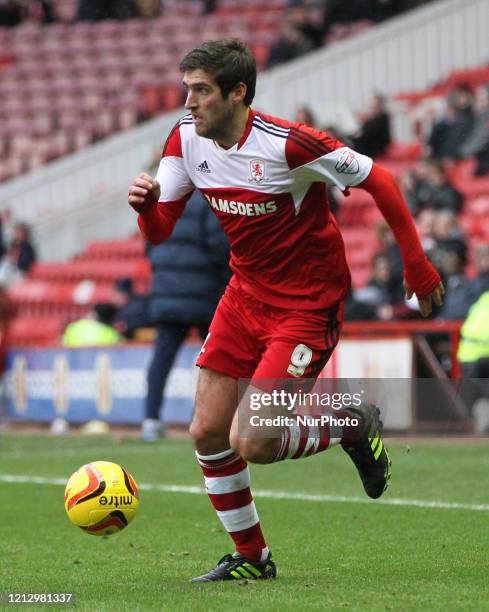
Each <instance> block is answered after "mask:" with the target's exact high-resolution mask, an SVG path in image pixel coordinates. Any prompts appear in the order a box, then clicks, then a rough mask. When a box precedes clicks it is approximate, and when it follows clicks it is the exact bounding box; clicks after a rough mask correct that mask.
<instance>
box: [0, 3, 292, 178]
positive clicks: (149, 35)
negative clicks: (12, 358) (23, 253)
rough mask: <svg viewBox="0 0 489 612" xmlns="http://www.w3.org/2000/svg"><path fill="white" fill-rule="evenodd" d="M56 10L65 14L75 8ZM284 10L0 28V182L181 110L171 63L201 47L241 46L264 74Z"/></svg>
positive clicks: (191, 6)
mask: <svg viewBox="0 0 489 612" xmlns="http://www.w3.org/2000/svg"><path fill="white" fill-rule="evenodd" d="M57 4H58V5H60V6H61V5H63V10H64V11H65V12H66V13H67V16H68V17H69V16H70V15H72V14H73V6H74V5H75V3H74V2H71V3H64V2H60V1H58V3H57ZM68 4H70V5H73V6H71V8H70V7H68V6H67V5H68ZM165 4H166V3H165ZM285 5H286V3H285V2H284V1H283V0H273V1H271V2H267V3H266V5H265V6H263V4H261V3H258V2H221V3H220V4H219V7H218V9H217V10H216V12H215V13H212V14H210V15H207V16H201V15H200V12H199V11H200V5H199V3H198V2H195V3H194V2H181V3H178V5H177V4H173V5H172V4H170V3H169V4H168V5H167V6H165V9H164V14H163V15H162V16H161V17H158V18H156V19H152V20H151V21H149V20H145V19H130V20H125V21H117V20H104V21H99V22H89V21H80V22H74V23H69V22H56V23H51V24H48V25H41V24H37V23H32V22H29V21H27V22H24V23H22V24H21V25H19V26H17V27H15V28H0V58H2V64H3V66H0V70H1V77H2V78H1V80H0V182H1V181H3V180H6V179H8V178H12V177H15V176H18V175H20V174H22V173H24V172H27V171H30V170H34V169H36V168H38V167H40V166H41V165H43V164H44V163H46V162H48V161H50V160H52V159H55V158H57V157H60V156H62V155H65V154H67V153H71V152H74V151H79V150H81V149H83V148H85V147H87V146H89V145H90V144H91V143H93V142H95V141H97V140H99V139H101V138H105V137H107V136H109V135H110V134H112V133H114V132H117V131H121V130H127V129H129V128H131V127H133V126H134V125H136V123H138V122H139V121H142V120H144V119H147V118H148V117H151V116H153V115H156V114H158V113H161V112H164V111H166V110H170V109H173V108H177V107H179V106H180V105H181V103H182V96H183V90H182V86H181V76H180V73H179V72H178V69H176V66H177V65H178V62H177V60H178V58H180V57H181V55H182V53H183V52H184V51H186V50H188V49H189V48H190V47H191V46H193V45H194V44H196V43H198V42H200V41H203V40H207V39H211V38H218V37H221V36H223V35H227V36H237V37H240V38H242V39H244V40H245V41H246V42H248V44H249V45H250V46H251V47H252V48H253V50H254V52H255V54H256V56H257V60H258V65H259V68H261V67H263V66H264V62H265V60H266V57H267V55H268V50H269V47H270V45H271V43H272V41H273V39H274V37H275V33H276V31H277V27H278V26H279V25H280V21H281V14H282V12H283V11H284V9H285Z"/></svg>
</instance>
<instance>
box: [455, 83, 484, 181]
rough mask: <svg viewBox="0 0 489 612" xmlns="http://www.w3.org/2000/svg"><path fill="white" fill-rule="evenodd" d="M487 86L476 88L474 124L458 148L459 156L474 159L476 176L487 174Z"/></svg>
mask: <svg viewBox="0 0 489 612" xmlns="http://www.w3.org/2000/svg"><path fill="white" fill-rule="evenodd" d="M488 87H489V86H488V85H481V86H480V87H478V88H477V90H476V92H475V98H474V123H473V126H472V130H471V131H470V132H469V133H468V134H467V136H466V138H465V140H464V143H463V145H462V146H461V147H460V156H461V157H463V158H466V157H475V158H476V160H477V167H476V169H475V175H476V176H482V175H483V174H486V173H487V172H489V89H488Z"/></svg>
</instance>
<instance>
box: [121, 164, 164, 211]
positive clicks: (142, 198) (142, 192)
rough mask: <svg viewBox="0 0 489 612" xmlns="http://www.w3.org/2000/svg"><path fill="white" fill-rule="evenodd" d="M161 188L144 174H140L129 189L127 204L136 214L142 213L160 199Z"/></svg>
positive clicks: (155, 181)
mask: <svg viewBox="0 0 489 612" xmlns="http://www.w3.org/2000/svg"><path fill="white" fill-rule="evenodd" d="M160 194H161V186H160V184H159V183H158V181H157V180H156V179H154V178H153V177H152V176H150V175H149V174H146V172H141V174H139V176H138V177H137V178H135V179H134V181H133V183H132V185H131V186H130V187H129V192H128V196H127V202H128V204H129V206H132V207H133V208H134V210H135V211H136V212H138V213H139V212H144V211H146V210H148V209H149V208H151V206H153V205H154V204H156V202H158V200H159V199H160Z"/></svg>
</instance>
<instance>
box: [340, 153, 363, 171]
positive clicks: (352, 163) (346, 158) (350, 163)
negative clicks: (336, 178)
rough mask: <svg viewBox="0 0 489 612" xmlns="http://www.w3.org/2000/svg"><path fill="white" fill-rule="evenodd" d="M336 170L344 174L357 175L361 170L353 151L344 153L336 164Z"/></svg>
mask: <svg viewBox="0 0 489 612" xmlns="http://www.w3.org/2000/svg"><path fill="white" fill-rule="evenodd" d="M335 168H336V170H337V172H339V173H343V174H357V172H358V171H359V170H360V164H359V163H358V159H357V158H356V156H355V153H354V152H353V151H350V150H348V151H343V152H342V153H341V155H340V158H339V160H338V161H337V162H336V165H335Z"/></svg>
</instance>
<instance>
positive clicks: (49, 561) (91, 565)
mask: <svg viewBox="0 0 489 612" xmlns="http://www.w3.org/2000/svg"><path fill="white" fill-rule="evenodd" d="M410 445H411V448H409V447H408V446H407V445H406V444H402V443H396V444H394V443H393V444H390V445H389V444H388V446H389V447H390V449H391V456H392V462H393V477H392V482H391V487H390V489H389V491H388V492H387V493H386V494H385V496H384V497H383V498H382V499H383V500H385V502H387V503H377V502H373V501H369V500H368V499H367V498H366V497H365V495H364V493H363V489H362V487H361V484H360V480H359V479H358V477H357V475H356V472H355V470H354V467H353V464H351V462H350V460H349V458H348V457H347V456H346V455H345V454H344V453H343V452H342V450H341V449H339V448H336V449H332V450H331V451H327V452H326V453H322V454H321V455H318V456H316V457H312V458H309V459H305V460H300V461H288V462H285V463H282V464H277V465H272V466H257V467H252V483H253V488H254V489H256V491H257V492H258V493H261V496H257V498H256V503H257V507H258V512H259V514H260V518H261V521H262V525H263V528H264V531H265V534H266V537H267V539H268V543H269V545H270V547H271V549H272V551H273V555H274V558H275V560H276V562H277V567H278V578H277V580H275V581H267V582H259V583H257V582H253V583H250V582H244V583H221V584H205V585H195V584H190V583H189V582H188V578H190V577H192V576H194V575H197V574H199V573H202V572H203V571H207V570H208V569H210V568H211V567H213V566H214V565H215V563H216V561H217V560H218V558H219V557H220V556H222V555H224V554H225V553H226V552H230V551H232V547H231V541H230V539H229V537H228V536H227V534H226V533H224V531H223V530H222V528H221V527H220V524H219V522H218V520H217V518H216V516H215V514H214V511H213V510H212V508H211V506H210V503H209V502H208V500H207V497H206V496H205V495H203V494H198V493H197V494H196V493H195V492H194V493H191V492H169V491H168V490H162V488H161V485H166V486H167V485H179V486H182V487H185V486H186V487H196V486H199V487H200V486H202V478H201V474H200V470H199V468H198V466H197V465H196V462H195V459H194V455H193V452H192V447H191V445H190V443H189V442H186V441H179V440H163V441H161V442H158V443H155V444H144V443H142V442H140V441H138V440H133V439H127V440H122V441H114V440H112V439H111V438H106V437H101V438H97V437H76V436H74V437H65V438H51V437H47V436H46V437H42V436H31V435H22V436H21V435H13V434H6V433H4V434H2V435H0V517H1V520H0V591H2V592H5V591H16V592H47V591H51V592H73V593H74V594H75V597H76V602H75V608H76V609H78V610H87V611H88V610H89V611H93V610H97V611H105V610H107V611H112V610H124V611H125V610H128V611H136V610H157V611H166V610H168V611H170V610H178V611H179V610H191V611H192V612H197V611H200V610H206V611H207V610H209V611H212V612H214V611H221V610H222V611H226V612H229V611H232V610H247V611H254V610H257V611H258V610H269V611H272V612H274V611H276V610H277V611H278V610H294V611H297V610H333V611H334V610H342V609H344V610H362V611H363V610H393V611H395V612H398V611H403V610H423V611H425V610H489V579H488V550H489V453H488V451H489V445H488V444H487V443H484V441H481V442H475V441H466V442H463V441H454V442H453V443H449V442H447V441H444V442H441V443H427V442H419V443H414V442H413V443H410ZM99 459H104V460H109V461H116V462H118V463H121V464H122V465H124V466H126V467H127V468H128V469H129V470H130V471H131V472H132V473H133V474H134V476H135V478H136V480H137V482H138V483H139V484H143V483H144V484H147V485H151V486H150V487H148V488H146V489H143V490H142V492H141V508H140V512H139V515H138V516H137V517H136V519H135V520H134V522H133V523H132V524H131V525H130V526H129V527H128V528H127V529H126V530H125V531H123V532H122V533H120V534H117V535H114V536H111V537H109V538H97V537H92V536H89V535H87V534H84V533H83V532H81V531H79V530H77V528H76V527H74V526H73V525H72V524H71V523H70V522H69V521H68V518H67V517H66V515H65V512H64V507H63V492H64V487H63V486H62V485H61V484H59V483H58V484H55V483H54V484H53V483H52V481H53V480H54V481H55V479H67V478H68V477H69V476H70V474H71V473H72V472H73V471H74V470H75V469H77V468H78V467H79V466H80V465H82V464H84V463H87V462H89V461H94V460H99ZM6 475H17V476H23V477H35V476H37V477H44V478H45V479H47V481H46V482H45V483H44V484H40V483H38V484H36V483H35V482H32V481H31V480H30V479H29V478H26V482H23V483H20V482H15V483H14V482H7V479H8V477H7V476H6ZM158 486H160V489H159V490H158V488H157V487H158ZM190 490H191V491H193V489H190ZM280 494H282V495H283V498H282V499H277V496H278V495H280ZM294 495H295V496H296V497H300V496H301V495H304V496H306V497H307V495H309V497H308V498H307V499H305V500H304V499H294V498H293V497H294ZM314 496H316V497H314ZM326 496H331V497H326ZM344 498H346V499H344ZM406 500H418V502H421V503H416V502H412V501H411V502H406ZM424 502H428V503H424ZM430 502H436V503H434V504H433V505H432V507H430V506H429V503H430ZM440 502H446V506H447V507H440ZM409 503H411V504H414V505H408V504H409ZM457 504H458V505H457ZM22 608H23V609H36V610H39V609H42V608H43V606H41V605H37V606H27V605H25V606H22ZM44 608H45V609H52V608H53V606H49V607H48V606H44Z"/></svg>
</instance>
